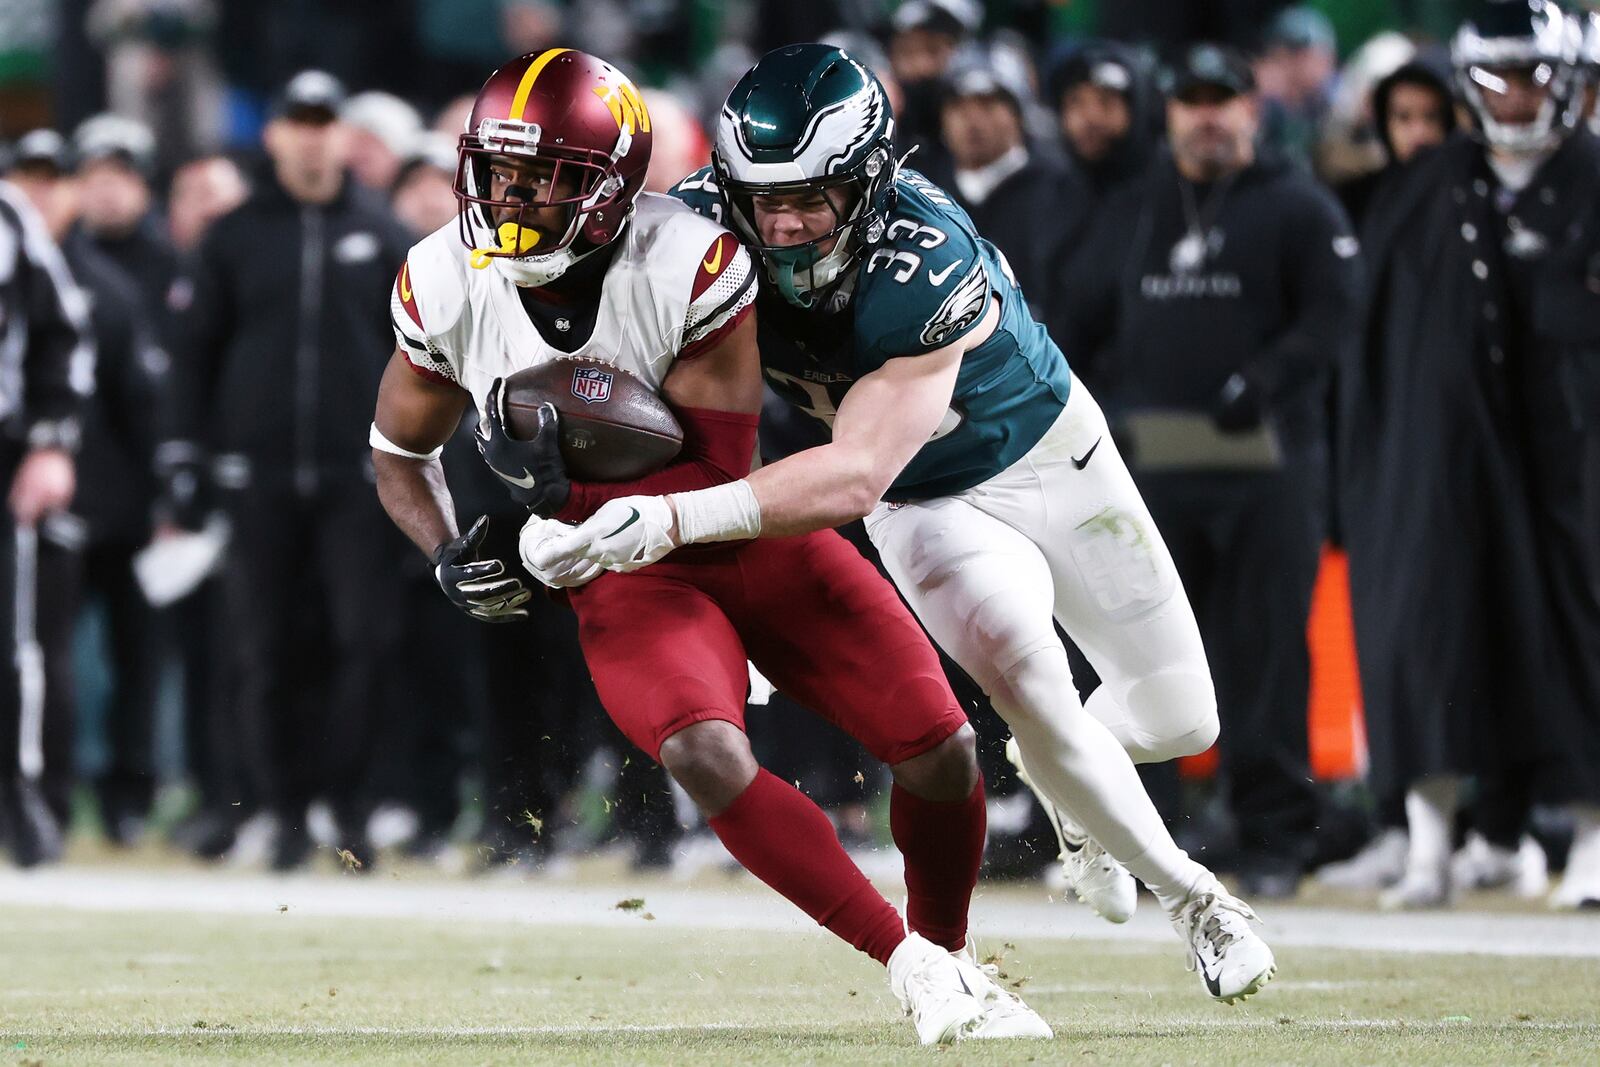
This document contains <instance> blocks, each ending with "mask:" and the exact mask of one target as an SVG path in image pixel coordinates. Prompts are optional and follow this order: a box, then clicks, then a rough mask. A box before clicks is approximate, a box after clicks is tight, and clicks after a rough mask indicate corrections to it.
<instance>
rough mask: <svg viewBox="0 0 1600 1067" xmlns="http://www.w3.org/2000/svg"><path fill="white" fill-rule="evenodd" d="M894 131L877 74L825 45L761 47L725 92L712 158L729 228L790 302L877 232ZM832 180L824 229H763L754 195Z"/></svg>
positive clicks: (888, 189) (830, 275)
mask: <svg viewBox="0 0 1600 1067" xmlns="http://www.w3.org/2000/svg"><path fill="white" fill-rule="evenodd" d="M893 138H894V115H893V113H892V111H891V109H890V107H889V100H888V97H887V96H886V95H885V94H884V91H883V86H882V84H880V83H879V81H878V79H877V77H876V76H875V75H874V74H873V73H872V72H871V71H870V70H868V69H867V68H866V67H865V66H863V65H862V64H861V63H858V62H857V61H856V60H854V59H852V58H851V57H850V55H849V54H848V53H846V52H845V51H844V50H842V49H839V48H834V47H832V46H830V45H823V44H800V45H789V46H786V47H784V48H779V49H777V50H776V51H772V52H768V53H767V54H766V55H764V56H762V57H761V60H760V62H758V63H757V64H756V65H755V66H753V67H751V68H750V69H749V70H748V71H746V72H745V75H744V77H743V78H741V79H739V84H738V85H736V86H734V88H733V92H732V93H730V94H729V95H728V102H727V103H726V104H725V105H723V108H722V117H721V119H720V120H719V122H718V124H717V138H716V146H715V147H714V148H713V149H712V153H711V165H712V167H713V168H714V169H715V171H716V175H717V184H718V186H719V187H720V189H721V191H722V196H723V200H724V201H725V203H726V204H727V207H728V215H729V220H730V221H731V222H732V224H733V227H734V229H736V230H737V231H738V233H739V236H740V237H742V238H743V239H744V241H745V243H746V244H748V245H749V246H750V247H751V248H752V249H753V250H754V251H755V252H756V253H757V255H758V256H759V257H760V259H761V262H762V265H763V267H764V268H765V270H766V274H767V277H768V279H769V280H770V281H771V282H772V283H773V284H774V285H776V286H777V288H778V291H779V292H780V293H782V294H783V297H784V299H786V300H788V301H789V302H790V303H792V304H795V305H797V306H799V307H807V308H808V307H812V306H815V305H816V304H817V303H818V301H819V300H820V299H821V298H822V297H823V296H824V295H825V294H827V293H829V292H831V291H833V290H834V287H835V286H837V284H838V283H839V282H841V281H842V280H843V279H844V278H845V277H847V276H848V273H849V270H850V268H851V267H852V266H854V265H855V263H856V262H857V261H858V260H859V258H860V256H861V254H862V251H863V250H864V249H868V248H871V247H872V246H873V245H874V244H876V243H878V242H879V241H881V240H882V239H883V233H884V227H885V226H886V225H887V216H888V213H889V209H890V208H891V207H892V205H893V198H894V178H895V170H896V163H895V158H894V145H893ZM830 189H843V190H845V191H846V192H847V193H848V195H847V196H845V197H832V198H830V199H829V201H828V203H829V206H830V208H831V209H832V210H833V213H834V226H833V227H832V228H831V229H830V230H829V232H828V233H826V234H824V235H822V236H821V237H818V238H816V239H815V240H812V241H808V242H806V243H804V244H796V245H772V244H768V243H767V242H766V241H765V240H764V239H763V238H762V236H761V231H760V229H759V228H758V227H757V225H756V213H755V198H756V197H762V196H791V195H794V194H797V193H807V192H816V191H821V190H830Z"/></svg>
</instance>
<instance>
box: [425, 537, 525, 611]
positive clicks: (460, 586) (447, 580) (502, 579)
mask: <svg viewBox="0 0 1600 1067" xmlns="http://www.w3.org/2000/svg"><path fill="white" fill-rule="evenodd" d="M488 532H489V516H487V515H484V516H482V517H480V518H479V519H478V521H477V522H475V523H473V524H472V529H470V530H468V531H467V532H466V533H464V534H462V535H461V536H460V537H458V538H456V539H455V540H454V541H446V542H445V543H444V544H442V545H440V546H439V547H438V548H436V549H435V550H434V553H433V579H434V581H436V582H438V583H439V588H440V589H443V590H444V595H445V596H447V597H449V598H450V603H452V604H454V605H455V606H456V607H458V608H460V609H461V610H462V611H464V612H466V613H467V614H468V615H471V616H472V617H473V618H474V619H482V620H483V621H484V622H511V621H513V620H515V619H525V618H527V617H528V609H527V608H525V607H523V606H522V605H524V604H526V603H527V602H528V598H529V597H531V596H533V593H532V591H531V590H529V589H528V587H527V586H525V585H523V584H522V579H521V578H518V577H517V576H516V575H514V574H508V573H507V572H506V565H505V563H504V562H503V561H501V560H498V559H485V560H480V559H478V549H479V548H480V547H482V545H483V537H484V534H486V533H488Z"/></svg>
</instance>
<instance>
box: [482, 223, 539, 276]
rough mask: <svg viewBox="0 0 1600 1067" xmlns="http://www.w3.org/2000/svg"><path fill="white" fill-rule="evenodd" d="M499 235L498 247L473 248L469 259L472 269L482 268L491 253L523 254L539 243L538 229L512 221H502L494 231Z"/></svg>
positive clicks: (487, 262) (486, 263) (488, 260)
mask: <svg viewBox="0 0 1600 1067" xmlns="http://www.w3.org/2000/svg"><path fill="white" fill-rule="evenodd" d="M495 233H496V234H497V235H498V236H499V237H500V247H499V248H474V249H473V250H472V259H471V260H470V261H469V262H471V264H472V268H473V269H474V270H482V269H483V268H485V267H487V266H488V265H489V262H490V256H491V255H493V254H496V253H498V254H500V255H506V254H510V255H513V256H525V255H527V254H528V253H529V252H532V251H533V249H534V247H535V246H536V245H537V244H538V243H539V231H538V230H530V229H528V228H527V227H526V226H518V225H517V224H516V223H514V222H502V223H501V224H500V228H499V229H497V230H496V231H495Z"/></svg>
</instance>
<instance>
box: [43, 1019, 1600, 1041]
mask: <svg viewBox="0 0 1600 1067" xmlns="http://www.w3.org/2000/svg"><path fill="white" fill-rule="evenodd" d="M1052 1025H1053V1026H1054V1027H1055V1029H1056V1031H1057V1036H1058V1037H1059V1036H1060V1035H1061V1034H1062V1033H1072V1034H1096V1035H1104V1034H1105V1033H1106V1031H1107V1027H1108V1025H1110V1024H1107V1023H1105V1022H1096V1023H1093V1024H1090V1023H1060V1022H1057V1023H1054V1024H1052ZM1111 1028H1112V1029H1115V1030H1117V1031H1118V1032H1121V1031H1124V1030H1149V1031H1151V1032H1152V1034H1159V1033H1160V1032H1162V1031H1178V1030H1182V1031H1184V1032H1191V1031H1194V1030H1253V1029H1261V1028H1271V1029H1280V1028H1281V1029H1284V1030H1312V1031H1317V1032H1326V1033H1338V1032H1341V1031H1347V1030H1376V1031H1389V1030H1393V1031H1397V1032H1400V1031H1403V1032H1406V1033H1443V1032H1447V1031H1451V1030H1473V1029H1475V1030H1481V1029H1484V1028H1492V1029H1496V1030H1507V1031H1527V1032H1537V1033H1593V1034H1595V1035H1597V1036H1600V1023H1581V1022H1548V1021H1538V1020H1529V1021H1526V1022H1520V1021H1495V1022H1489V1021H1483V1022H1479V1021H1464V1022H1461V1021H1446V1020H1429V1021H1426V1022H1412V1021H1406V1020H1400V1019H1308V1020H1305V1021H1300V1020H1295V1021H1292V1022H1284V1023H1280V1022H1278V1021H1277V1017H1276V1016H1273V1017H1271V1018H1267V1017H1261V1018H1254V1017H1241V1018H1237V1019H1182V1020H1167V1021H1163V1022H1159V1023H1149V1024H1146V1023H1141V1022H1139V1021H1137V1020H1128V1021H1127V1022H1125V1023H1119V1024H1114V1025H1111ZM774 1031H777V1032H781V1033H787V1034H793V1035H795V1036H804V1035H807V1034H814V1033H815V1032H816V1031H815V1028H813V1027H807V1026H803V1025H798V1024H777V1025H768V1024H761V1023H731V1022H718V1023H657V1024H650V1023H611V1024H590V1025H559V1026H558V1025H550V1026H235V1027H227V1026H217V1027H188V1026H157V1027H145V1028H140V1029H135V1028H131V1027H130V1028H129V1029H126V1030H60V1031H51V1033H50V1035H49V1036H50V1037H51V1038H55V1039H61V1038H67V1039H75V1040H89V1041H101V1040H106V1041H110V1040H126V1039H128V1038H130V1037H216V1038H226V1039H233V1038H240V1037H245V1038H262V1037H348V1038H361V1037H424V1038H426V1037H595V1036H603V1035H623V1034H679V1033H681V1034H696V1033H755V1032H762V1033H770V1032H774ZM24 1035H25V1032H24V1031H18V1032H17V1036H24Z"/></svg>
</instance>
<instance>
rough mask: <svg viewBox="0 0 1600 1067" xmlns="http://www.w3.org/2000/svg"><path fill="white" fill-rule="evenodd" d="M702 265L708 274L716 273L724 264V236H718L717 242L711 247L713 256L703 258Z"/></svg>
mask: <svg viewBox="0 0 1600 1067" xmlns="http://www.w3.org/2000/svg"><path fill="white" fill-rule="evenodd" d="M700 265H701V266H702V267H704V268H705V269H706V273H707V274H715V273H717V271H718V269H720V268H721V266H722V238H720V237H718V238H717V243H716V244H715V245H713V246H712V247H711V257H710V258H709V259H702V260H701V261H700Z"/></svg>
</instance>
